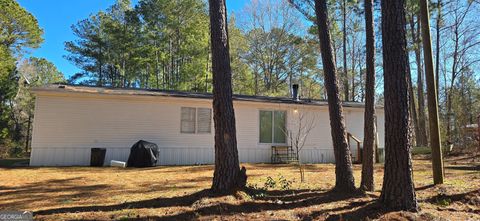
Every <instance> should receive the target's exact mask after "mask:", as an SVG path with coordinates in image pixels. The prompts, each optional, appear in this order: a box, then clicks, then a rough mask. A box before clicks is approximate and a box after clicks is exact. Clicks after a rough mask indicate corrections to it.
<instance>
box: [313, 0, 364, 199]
mask: <svg viewBox="0 0 480 221" xmlns="http://www.w3.org/2000/svg"><path fill="white" fill-rule="evenodd" d="M315 14H316V17H317V26H318V37H319V42H320V50H321V54H322V63H323V72H324V77H325V88H326V90H327V97H328V109H329V115H330V127H331V134H332V140H333V150H334V155H335V177H336V181H335V189H336V190H339V191H347V192H352V191H354V190H355V182H354V178H353V173H352V159H351V156H350V148H349V147H348V143H347V139H346V131H345V122H344V119H343V116H342V112H343V109H342V105H341V101H340V92H339V90H338V81H337V77H336V75H335V73H336V68H335V62H334V60H333V52H332V44H331V40H330V30H329V27H328V11H327V3H326V0H315Z"/></svg>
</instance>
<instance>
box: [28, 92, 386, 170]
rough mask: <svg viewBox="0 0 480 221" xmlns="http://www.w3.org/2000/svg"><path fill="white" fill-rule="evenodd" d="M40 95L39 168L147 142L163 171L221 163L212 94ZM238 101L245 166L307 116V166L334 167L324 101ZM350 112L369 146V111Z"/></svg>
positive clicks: (352, 129)
mask: <svg viewBox="0 0 480 221" xmlns="http://www.w3.org/2000/svg"><path fill="white" fill-rule="evenodd" d="M34 93H35V95H36V104H35V119H34V125H33V138H32V152H31V158H30V165H32V166H71V165H89V162H90V149H91V148H94V147H102V148H107V153H106V162H109V161H110V160H123V161H126V160H127V158H128V155H129V150H130V147H131V146H132V145H133V144H134V143H135V142H136V141H138V140H141V139H142V140H147V141H150V142H154V143H156V144H157V145H158V146H159V149H160V158H159V165H192V164H211V163H213V162H214V147H213V146H214V128H213V118H212V115H213V113H212V95H211V94H206V93H205V94H203V93H188V92H178V91H165V90H140V89H114V88H106V87H86V86H69V85H49V86H45V87H41V88H36V89H34ZM233 99H234V101H233V103H234V108H235V118H236V127H237V141H238V151H239V158H240V161H241V162H250V163H261V162H270V160H271V146H272V145H289V143H290V142H289V139H288V137H289V136H286V132H288V131H295V127H298V123H299V122H297V121H298V119H299V118H298V117H297V116H298V115H299V114H303V113H309V115H305V116H308V117H307V118H305V119H304V120H306V121H307V122H314V123H313V125H314V127H313V128H312V130H311V131H310V133H309V135H308V137H307V138H306V140H305V145H304V148H303V150H302V151H301V152H300V158H301V160H302V162H305V163H330V162H334V154H333V146H332V138H331V134H330V122H329V115H328V105H327V103H326V102H325V101H319V100H298V99H292V98H275V97H263V96H245V95H234V98H233ZM343 107H344V117H345V122H346V128H347V131H348V132H349V133H351V134H353V135H354V136H356V137H358V138H360V140H362V139H363V116H364V104H362V103H356V102H344V103H343ZM376 112H377V113H376V116H377V127H378V135H379V136H378V141H379V145H378V146H379V148H383V147H384V145H383V144H384V137H383V134H384V112H383V108H377V111H376ZM352 147H355V144H354V143H352ZM352 151H353V152H354V154H355V151H356V148H352Z"/></svg>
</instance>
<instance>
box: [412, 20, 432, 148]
mask: <svg viewBox="0 0 480 221" xmlns="http://www.w3.org/2000/svg"><path fill="white" fill-rule="evenodd" d="M413 17H414V16H413V15H412V17H411V18H410V31H411V33H412V38H413V43H414V48H415V61H416V64H417V99H418V124H417V125H415V127H418V128H417V130H418V133H417V134H415V136H416V138H417V146H421V147H425V146H427V145H428V139H427V127H426V125H425V124H426V117H425V97H424V90H423V75H424V74H423V64H422V57H421V47H420V42H421V39H420V22H418V24H417V30H416V31H415V24H414V20H413Z"/></svg>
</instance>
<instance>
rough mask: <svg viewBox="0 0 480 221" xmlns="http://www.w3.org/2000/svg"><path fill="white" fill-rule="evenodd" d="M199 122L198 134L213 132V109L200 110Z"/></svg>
mask: <svg viewBox="0 0 480 221" xmlns="http://www.w3.org/2000/svg"><path fill="white" fill-rule="evenodd" d="M197 120H198V126H197V127H198V128H197V133H211V132H212V109H210V108H198V109H197Z"/></svg>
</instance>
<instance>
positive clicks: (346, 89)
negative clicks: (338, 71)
mask: <svg viewBox="0 0 480 221" xmlns="http://www.w3.org/2000/svg"><path fill="white" fill-rule="evenodd" d="M342 16H343V26H342V28H343V36H342V38H343V39H342V40H343V77H344V79H343V84H344V88H343V90H344V92H343V93H344V94H345V101H349V100H350V98H349V91H350V89H349V87H348V84H349V83H348V67H347V0H343V1H342Z"/></svg>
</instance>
